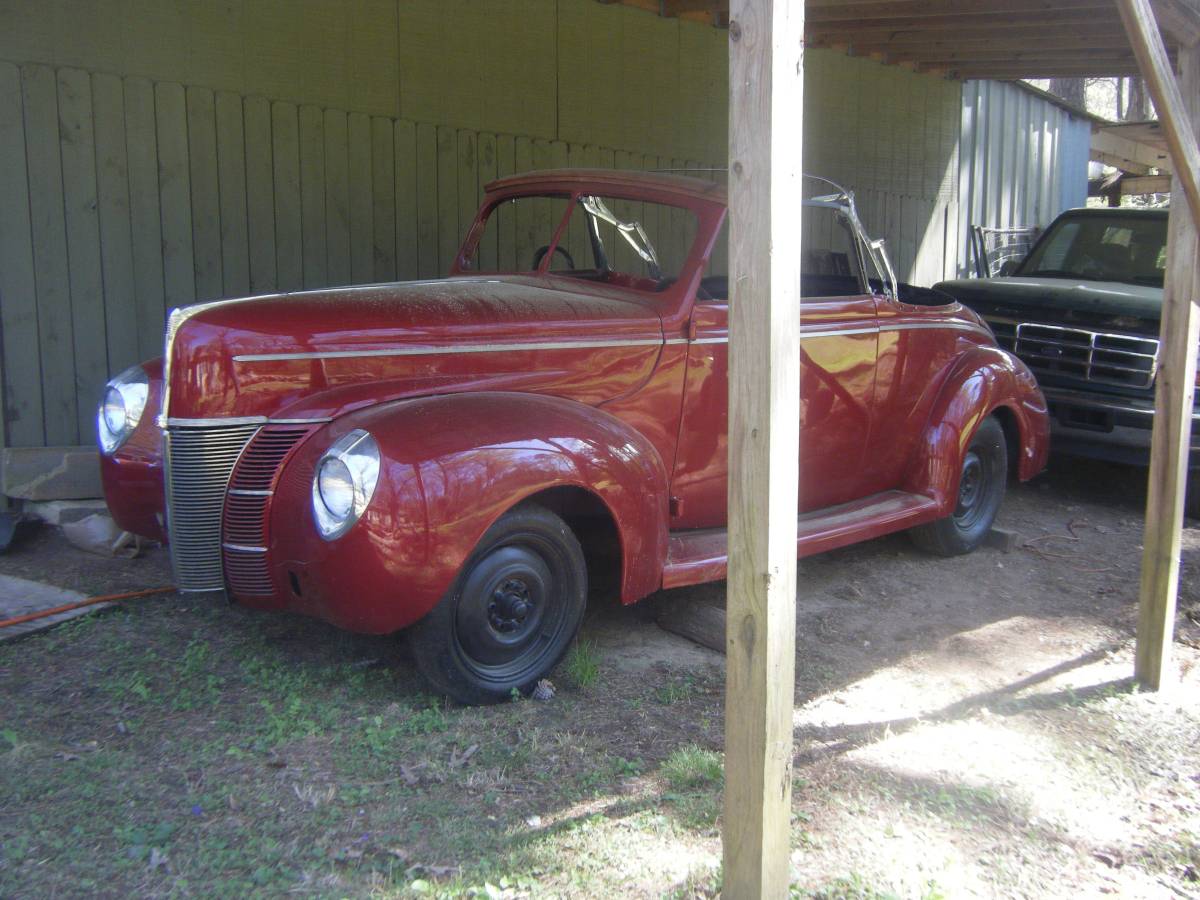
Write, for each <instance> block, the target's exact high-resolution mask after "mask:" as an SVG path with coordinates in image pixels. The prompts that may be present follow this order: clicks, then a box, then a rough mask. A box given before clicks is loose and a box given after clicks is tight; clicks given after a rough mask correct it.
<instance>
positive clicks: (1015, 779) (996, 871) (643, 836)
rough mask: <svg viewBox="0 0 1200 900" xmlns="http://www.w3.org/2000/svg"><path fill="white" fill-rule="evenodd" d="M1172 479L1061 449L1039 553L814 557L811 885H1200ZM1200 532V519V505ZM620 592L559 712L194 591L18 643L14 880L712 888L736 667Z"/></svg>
mask: <svg viewBox="0 0 1200 900" xmlns="http://www.w3.org/2000/svg"><path fill="white" fill-rule="evenodd" d="M1143 484H1144V474H1143V473H1139V472H1138V471H1137V470H1133V469H1127V468H1122V467H1116V466H1104V465H1098V464H1084V463H1080V462H1076V461H1058V462H1056V463H1055V464H1054V465H1053V466H1052V468H1051V470H1050V471H1049V472H1048V473H1047V474H1045V475H1043V476H1041V477H1040V478H1039V479H1037V480H1036V481H1035V482H1033V483H1032V484H1029V485H1024V486H1020V487H1016V488H1013V489H1012V490H1010V492H1009V495H1008V497H1007V499H1006V502H1005V506H1004V508H1003V510H1002V512H1001V516H1000V520H999V523H998V524H999V525H1000V526H1002V527H1003V528H1006V529H1009V530H1012V531H1015V532H1017V533H1018V535H1019V538H1018V540H1017V544H1016V546H1015V547H1014V548H1013V549H1012V550H1011V551H1009V552H1004V551H1002V550H998V549H984V550H981V551H979V552H977V553H975V554H973V555H971V556H968V557H961V558H956V559H950V560H943V559H935V558H931V557H929V556H926V555H923V554H922V553H920V552H919V551H917V550H916V549H915V548H914V547H913V546H912V545H911V544H910V543H909V542H908V540H907V539H906V538H905V537H904V536H903V535H896V536H893V537H889V538H884V539H881V540H877V541H873V542H870V543H867V544H863V545H860V546H857V547H851V548H847V549H844V550H840V551H835V552H833V553H828V554H825V555H822V556H819V557H816V558H813V559H810V560H807V561H805V562H804V563H802V565H801V572H800V578H799V593H800V600H799V606H798V616H797V667H796V672H797V674H796V703H795V716H794V722H795V735H796V756H795V781H794V791H793V793H794V812H793V822H792V847H793V854H792V870H793V894H794V895H796V896H814V897H891V896H897V897H923V898H936V897H960V896H1005V897H1008V896H1013V897H1045V896H1061V897H1067V896H1070V897H1076V896H1099V895H1113V896H1121V897H1168V896H1185V897H1193V896H1194V897H1200V746H1198V740H1200V704H1198V703H1197V701H1196V699H1195V698H1196V687H1197V684H1198V683H1200V666H1197V662H1198V661H1200V653H1198V652H1197V648H1198V647H1200V626H1198V624H1197V622H1198V621H1200V552H1198V551H1200V530H1195V529H1193V528H1190V527H1189V528H1188V529H1186V530H1185V533H1184V569H1183V574H1182V577H1181V582H1180V611H1179V618H1178V634H1177V638H1178V643H1177V645H1176V653H1175V661H1176V665H1177V666H1178V668H1179V669H1180V671H1181V685H1180V686H1179V687H1177V688H1176V689H1175V690H1173V691H1171V692H1166V693H1162V694H1146V693H1140V692H1138V691H1137V689H1136V688H1135V686H1134V685H1133V684H1132V682H1131V679H1130V675H1131V673H1132V647H1133V641H1132V634H1133V627H1134V621H1135V615H1136V598H1137V579H1138V568H1139V563H1140V554H1141V543H1140V542H1141V518H1142V514H1143V506H1144V500H1145V498H1144V488H1143ZM1188 524H1189V525H1195V524H1196V523H1188ZM0 572H2V573H5V574H9V575H17V576H20V577H25V578H32V579H37V580H43V581H47V582H51V583H56V584H60V585H62V586H64V587H70V588H74V589H78V590H82V591H85V592H88V593H100V592H107V591H112V590H133V589H137V588H144V587H153V586H157V585H159V584H164V583H167V582H168V581H169V577H170V576H169V569H168V566H167V563H166V559H165V553H164V552H163V551H162V550H161V549H152V550H149V551H147V552H146V553H145V554H144V555H143V556H142V557H141V558H139V559H137V560H133V561H127V560H108V559H101V558H99V557H85V556H84V555H83V554H80V553H78V552H76V551H74V550H72V549H71V548H70V547H69V546H67V545H66V544H65V543H64V542H63V541H62V539H61V538H60V537H59V536H58V535H56V534H55V533H54V532H52V531H49V530H47V531H44V532H41V533H37V534H33V535H30V536H28V537H26V538H25V539H24V540H23V541H22V542H21V543H20V544H18V545H17V546H15V547H14V548H13V550H12V551H11V552H10V553H9V554H8V555H6V556H3V557H0ZM723 592H724V585H723V584H717V585H708V586H703V587H700V588H693V589H689V590H688V591H686V592H671V593H672V594H674V595H676V596H675V597H672V596H668V595H667V594H662V595H658V596H656V597H654V598H650V599H649V600H648V601H646V602H644V603H642V604H639V605H637V606H635V607H631V608H620V607H619V606H616V605H615V604H614V603H612V602H611V600H610V599H609V597H607V596H604V593H605V591H604V589H603V588H599V589H598V590H597V592H596V594H597V595H596V596H593V598H592V600H593V602H592V604H591V608H590V612H589V616H588V620H587V622H586V624H585V627H584V632H583V636H582V640H581V644H580V646H579V647H578V648H577V650H576V651H575V652H574V653H573V654H572V656H571V657H570V658H569V659H568V661H567V663H565V664H564V665H563V666H562V667H560V669H559V671H558V672H556V673H555V675H554V682H555V685H556V686H557V688H558V692H557V694H556V695H555V697H554V698H553V699H551V700H549V701H547V702H542V703H539V702H534V701H529V700H524V701H520V702H514V703H512V704H504V705H501V706H497V707H492V708H489V709H462V708H457V707H448V706H445V705H443V704H441V703H439V702H438V701H437V700H436V698H432V697H429V696H428V695H426V694H425V693H424V691H423V688H422V686H421V684H420V681H419V679H418V678H417V676H416V674H415V672H414V671H413V669H412V666H411V664H410V663H409V661H408V659H407V657H406V655H405V652H404V648H403V644H402V642H400V641H397V640H393V639H384V638H364V637H357V636H352V635H346V634H343V633H339V632H337V631H335V630H333V629H331V628H328V627H326V626H324V625H322V624H320V623H316V622H310V621H305V620H299V619H294V618H289V617H284V616H269V615H264V614H258V613H253V612H250V611H246V610H242V609H239V608H236V607H231V606H228V605H226V604H224V603H223V602H219V601H215V600H213V599H210V598H200V597H187V596H180V595H169V596H167V597H164V598H160V599H155V600H145V601H135V602H133V603H130V604H127V605H125V606H123V607H121V608H119V609H117V610H114V611H108V612H105V613H103V614H100V615H97V616H93V617H89V618H88V619H87V620H85V621H81V622H77V623H72V624H69V625H65V626H62V627H60V628H57V629H54V630H53V631H50V632H48V633H45V634H43V635H39V636H35V637H31V638H28V639H25V640H22V641H18V642H14V643H12V644H9V645H6V646H3V647H0V896H2V897H34V896H39V897H40V896H51V895H55V894H62V895H78V894H80V893H88V894H94V895H103V896H114V897H115V896H130V895H145V896H170V895H190V894H209V895H235V894H236V895H241V896H244V895H246V894H251V895H263V896H271V895H277V894H282V893H285V892H295V893H311V894H314V895H319V896H380V897H391V896H410V895H414V896H415V895H430V894H433V895H444V896H485V897H523V896H539V897H540V896H572V897H593V896H652V897H658V896H677V897H690V896H711V895H714V894H715V893H717V892H719V889H720V877H721V876H720V867H719V863H720V830H719V829H720V818H719V816H720V755H719V754H720V751H721V746H722V741H723V736H722V705H723V668H722V667H723V658H722V657H721V656H720V655H719V654H716V653H713V652H712V651H710V650H706V649H704V648H701V647H698V646H696V645H694V644H691V643H690V642H688V641H686V640H684V639H682V638H679V637H677V636H675V635H672V634H668V633H666V632H664V631H663V630H661V629H660V628H659V627H658V626H657V625H656V624H655V622H654V619H655V616H656V614H657V612H658V611H659V610H660V609H661V608H662V607H663V605H664V604H666V603H669V602H672V601H673V600H674V599H676V598H677V596H678V595H679V594H681V593H683V594H684V595H685V596H687V597H689V598H693V599H699V600H704V599H713V598H719V597H721V596H723Z"/></svg>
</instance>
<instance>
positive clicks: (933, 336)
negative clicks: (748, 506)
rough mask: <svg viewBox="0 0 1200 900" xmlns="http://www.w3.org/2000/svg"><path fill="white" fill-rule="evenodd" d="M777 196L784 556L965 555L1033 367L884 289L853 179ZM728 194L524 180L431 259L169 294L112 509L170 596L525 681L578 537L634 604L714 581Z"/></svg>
mask: <svg viewBox="0 0 1200 900" xmlns="http://www.w3.org/2000/svg"><path fill="white" fill-rule="evenodd" d="M797 215H799V216H802V217H803V227H804V238H803V240H804V244H803V246H804V258H803V263H804V270H805V275H804V277H803V280H802V285H801V292H802V295H803V297H804V303H803V306H802V326H801V328H802V336H801V391H802V400H801V416H802V427H803V430H802V438H801V460H800V495H799V502H800V513H801V515H800V522H799V542H798V547H797V552H798V553H799V554H800V555H807V554H812V553H817V552H821V551H824V550H828V549H831V548H834V547H840V546H843V545H846V544H850V543H853V542H856V541H862V540H866V539H868V538H873V537H876V536H879V535H882V534H886V533H888V532H893V531H899V530H901V529H912V535H913V537H914V539H915V540H916V542H917V544H918V545H920V546H921V547H923V548H925V549H928V550H931V551H933V552H936V553H940V554H955V553H963V552H967V551H970V550H972V549H973V548H974V547H975V546H977V545H978V544H979V543H980V541H981V540H982V539H983V536H984V535H985V533H986V532H987V530H988V529H989V528H990V526H991V523H992V520H993V518H994V516H995V514H996V510H997V508H998V506H999V504H1000V500H1001V496H1002V494H1003V491H1004V487H1005V482H1006V478H1007V476H1008V475H1009V473H1014V474H1015V475H1016V476H1017V477H1019V478H1021V479H1028V478H1030V477H1032V476H1033V475H1035V474H1036V473H1037V472H1038V471H1040V470H1041V468H1042V466H1043V464H1044V462H1045V457H1046V452H1047V440H1048V425H1047V418H1046V406H1045V401H1044V400H1043V398H1042V395H1041V393H1040V392H1039V391H1038V388H1037V385H1036V383H1035V381H1034V378H1033V376H1032V375H1031V374H1030V373H1029V371H1028V370H1027V369H1026V368H1025V366H1024V365H1023V364H1022V363H1021V362H1020V361H1018V360H1017V359H1015V358H1014V357H1013V356H1011V355H1009V354H1008V353H1006V352H1005V351H1003V350H1001V349H999V348H998V347H997V346H996V342H995V340H994V338H993V336H992V334H991V332H990V331H989V329H988V327H987V326H986V325H984V324H983V323H982V322H981V320H980V319H979V318H978V317H977V316H976V315H975V314H974V313H972V312H970V311H969V310H967V309H964V308H963V307H961V306H959V305H958V304H956V303H953V302H950V301H949V298H945V297H939V296H937V295H934V294H933V293H932V292H928V291H920V290H917V289H913V288H909V287H908V286H907V285H897V284H896V282H895V278H894V277H893V276H892V274H891V267H890V265H889V264H888V262H887V259H886V256H885V254H884V252H883V248H882V245H881V243H879V242H872V241H870V240H869V239H868V238H867V237H866V235H865V233H864V232H863V229H862V226H861V225H860V223H859V221H858V217H857V214H856V213H855V210H854V204H853V200H852V198H851V197H850V196H849V195H848V194H846V193H844V192H841V191H835V192H834V193H832V194H827V195H825V196H821V197H816V198H812V199H810V200H807V201H806V202H805V205H804V207H803V209H802V210H797ZM725 219H726V203H725V189H724V187H723V186H720V185H717V184H713V183H710V182H707V181H701V180H698V179H693V178H687V177H681V176H676V175H669V174H649V173H630V172H614V171H586V170H564V171H550V172H540V173H534V174H528V175H518V176H513V177H510V178H504V179H502V180H499V181H496V182H494V183H492V184H490V185H488V186H487V189H486V195H485V198H484V201H483V204H482V207H481V209H480V211H479V213H478V215H477V216H476V218H475V220H474V222H473V224H472V225H471V227H470V230H469V232H468V233H467V236H466V238H465V240H464V242H463V245H462V248H461V250H460V251H459V253H458V256H457V257H456V258H455V260H454V262H453V265H452V269H451V275H450V277H449V278H447V279H444V280H436V281H421V282H411V283H402V284H381V285H369V286H364V287H353V288H338V289H331V290H320V291H308V292H303V293H293V294H286V295H277V296H267V297H253V298H247V299H239V300H224V301H217V302H212V303H203V304H199V305H196V306H191V307H188V308H185V309H178V310H175V311H174V312H173V313H172V314H171V317H170V321H169V323H168V326H167V334H166V350H165V356H164V357H163V359H161V360H155V361H152V362H148V363H145V364H144V365H142V366H138V367H134V368H133V369H130V370H129V371H127V372H125V373H123V374H122V375H120V376H118V377H117V378H115V379H113V381H112V382H111V383H110V384H109V387H108V390H107V393H106V396H105V399H104V402H103V405H102V407H101V409H100V412H99V417H98V419H99V421H98V428H99V440H100V448H101V453H102V472H103V478H104V485H105V492H106V495H107V499H108V504H109V507H110V509H111V510H112V514H113V517H114V518H115V519H116V521H117V523H118V524H119V525H120V526H121V527H122V528H124V529H127V530H129V531H132V532H134V533H137V534H141V535H145V536H147V537H150V538H153V539H157V540H165V541H167V542H168V543H169V545H170V550H171V559H172V563H173V565H174V569H175V574H176V578H177V583H178V586H179V588H180V589H181V590H196V591H208V590H222V589H223V590H225V591H227V592H228V594H229V595H230V596H231V597H232V598H233V599H234V600H236V601H237V602H239V603H242V604H245V605H247V606H253V607H258V608H261V609H272V610H290V611H295V612H300V613H304V614H308V615H313V616H317V617H319V618H322V619H324V620H326V621H328V622H331V623H333V624H335V625H337V626H339V627H341V628H345V629H349V630H351V631H357V632H365V633H374V634H382V633H389V632H394V631H398V630H400V629H408V630H409V636H410V639H411V644H412V647H413V652H414V655H415V658H416V661H417V664H418V666H419V668H420V670H421V671H422V673H424V675H425V676H426V677H427V678H428V680H429V681H430V682H431V683H432V684H433V685H434V686H435V687H436V688H438V689H439V690H441V691H443V692H444V693H446V694H449V695H451V696H452V697H455V698H457V699H459V700H462V701H464V702H487V701H493V700H497V699H501V698H506V697H508V696H509V695H510V694H511V692H512V690H513V689H514V688H516V689H519V690H525V689H528V688H529V687H531V686H532V685H533V684H534V683H536V682H537V681H538V679H540V678H542V677H543V676H544V675H546V673H547V672H549V671H550V669H551V668H552V667H553V666H554V665H555V664H556V663H557V662H558V661H559V660H560V659H561V657H562V656H563V654H564V652H565V651H566V649H567V648H568V646H569V645H570V642H571V640H572V639H573V637H574V635H575V634H576V631H577V630H578V628H579V624H580V621H581V619H582V616H583V610H584V603H585V598H586V595H587V582H588V574H589V573H588V560H591V559H594V557H593V555H592V553H591V551H592V550H594V549H596V544H597V543H598V542H607V544H608V545H609V547H610V549H612V550H614V551H615V553H614V555H612V556H610V557H608V560H609V561H608V562H607V565H610V566H613V567H614V568H619V584H620V597H621V600H622V601H623V602H624V603H633V602H634V601H636V600H639V599H641V598H643V597H645V596H647V595H648V594H650V593H652V592H654V591H657V590H659V589H660V588H670V587H679V586H682V585H688V584H696V583H699V582H704V581H712V580H718V579H721V578H723V577H724V575H725V570H726V533H725V513H726V486H727V479H728V478H729V477H734V478H736V477H737V473H736V472H733V473H730V472H728V466H727V444H726V423H727V416H726V410H727V343H728V330H727V323H728V310H729V306H728V304H729V292H728V279H727V277H726V272H725V269H724V257H725V241H724V234H723V226H724V223H725ZM585 551H586V552H585ZM593 564H594V563H593Z"/></svg>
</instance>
